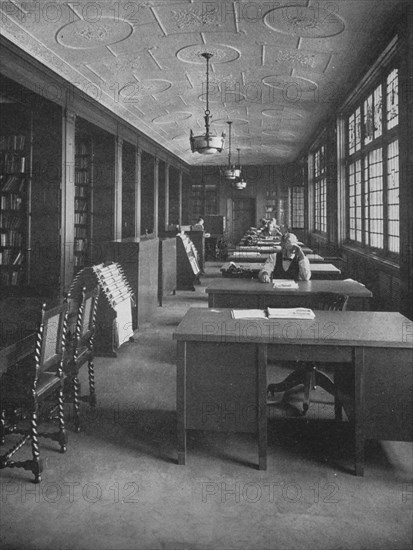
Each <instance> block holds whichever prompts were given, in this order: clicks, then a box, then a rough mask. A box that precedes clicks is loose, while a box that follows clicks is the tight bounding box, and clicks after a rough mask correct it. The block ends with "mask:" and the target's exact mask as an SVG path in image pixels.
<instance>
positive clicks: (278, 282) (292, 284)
mask: <svg viewBox="0 0 413 550" xmlns="http://www.w3.org/2000/svg"><path fill="white" fill-rule="evenodd" d="M272 286H273V287H274V288H298V283H297V282H296V281H294V280H293V279H273V280H272Z"/></svg>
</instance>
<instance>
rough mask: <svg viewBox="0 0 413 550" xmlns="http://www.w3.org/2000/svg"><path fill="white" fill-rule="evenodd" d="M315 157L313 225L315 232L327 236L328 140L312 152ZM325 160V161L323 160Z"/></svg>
mask: <svg viewBox="0 0 413 550" xmlns="http://www.w3.org/2000/svg"><path fill="white" fill-rule="evenodd" d="M321 151H323V155H324V156H323V159H322V156H321ZM311 154H312V157H313V165H312V188H313V196H312V203H313V204H312V206H313V209H312V226H313V232H314V233H316V234H318V235H322V236H324V237H325V236H326V235H327V229H328V220H327V181H328V174H327V171H328V162H327V143H326V140H323V142H322V143H319V144H318V145H317V147H316V148H315V149H313V151H312V152H311ZM317 155H319V156H320V162H319V173H317V172H318V170H317V168H318V166H317V164H318V163H317ZM322 160H323V162H322Z"/></svg>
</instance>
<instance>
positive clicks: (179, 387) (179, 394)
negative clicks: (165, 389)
mask: <svg viewBox="0 0 413 550" xmlns="http://www.w3.org/2000/svg"><path fill="white" fill-rule="evenodd" d="M177 356H178V357H177V365H176V414H177V434H178V464H180V465H185V460H186V342H178V343H177Z"/></svg>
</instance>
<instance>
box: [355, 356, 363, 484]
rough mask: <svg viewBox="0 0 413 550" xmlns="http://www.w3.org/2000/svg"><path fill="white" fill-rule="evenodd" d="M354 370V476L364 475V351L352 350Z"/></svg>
mask: <svg viewBox="0 0 413 550" xmlns="http://www.w3.org/2000/svg"><path fill="white" fill-rule="evenodd" d="M354 369H355V400H354V401H355V402H354V422H355V470H356V472H355V473H356V476H362V475H363V474H364V388H363V379H364V372H363V371H364V349H363V348H356V349H355V350H354Z"/></svg>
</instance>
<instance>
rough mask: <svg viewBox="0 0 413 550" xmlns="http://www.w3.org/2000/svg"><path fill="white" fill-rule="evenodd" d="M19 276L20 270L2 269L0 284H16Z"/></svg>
mask: <svg viewBox="0 0 413 550" xmlns="http://www.w3.org/2000/svg"><path fill="white" fill-rule="evenodd" d="M20 278H21V272H20V271H10V272H8V271H2V272H0V284H1V286H17V285H18V284H19V280H20Z"/></svg>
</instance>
